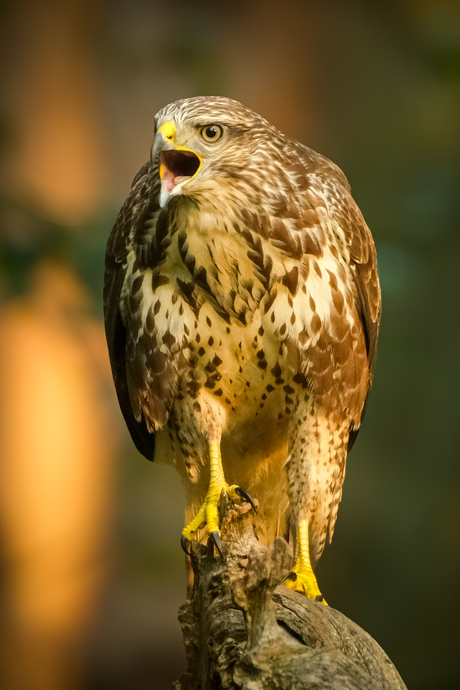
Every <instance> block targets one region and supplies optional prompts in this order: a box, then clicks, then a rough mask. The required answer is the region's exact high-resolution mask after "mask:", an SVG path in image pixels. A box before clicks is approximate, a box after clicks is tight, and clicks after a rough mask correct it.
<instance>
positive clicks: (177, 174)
mask: <svg viewBox="0 0 460 690" xmlns="http://www.w3.org/2000/svg"><path fill="white" fill-rule="evenodd" d="M175 135H176V128H175V126H174V124H173V123H172V122H165V123H164V124H163V125H161V127H160V128H159V130H158V132H157V134H156V137H155V141H154V142H153V147H152V159H153V158H155V157H156V156H159V157H160V178H161V192H160V206H161V208H164V207H165V206H166V204H167V203H168V201H169V199H170V198H171V197H172V196H177V195H178V194H182V188H183V187H184V185H186V184H187V183H188V182H190V180H191V179H193V178H194V177H195V175H196V174H197V173H198V171H199V169H200V168H201V164H202V159H201V157H200V156H199V155H198V154H197V153H195V151H192V150H191V149H188V148H186V147H185V146H176V144H175Z"/></svg>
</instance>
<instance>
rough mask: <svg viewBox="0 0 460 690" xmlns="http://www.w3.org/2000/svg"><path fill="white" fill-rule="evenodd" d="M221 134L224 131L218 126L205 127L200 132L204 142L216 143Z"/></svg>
mask: <svg viewBox="0 0 460 690" xmlns="http://www.w3.org/2000/svg"><path fill="white" fill-rule="evenodd" d="M223 133H224V130H223V129H222V127H221V126H220V125H206V126H205V127H203V128H202V130H201V136H202V137H203V139H204V140H205V141H217V140H218V139H220V138H221V136H222V134H223Z"/></svg>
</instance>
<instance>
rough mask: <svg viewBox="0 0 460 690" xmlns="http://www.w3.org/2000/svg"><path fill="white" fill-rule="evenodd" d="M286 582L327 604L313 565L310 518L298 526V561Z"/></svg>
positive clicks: (298, 590) (287, 584)
mask: <svg viewBox="0 0 460 690" xmlns="http://www.w3.org/2000/svg"><path fill="white" fill-rule="evenodd" d="M284 584H285V585H286V587H289V589H293V590H295V591H296V592H300V593H301V594H305V596H307V597H308V598H309V599H313V600H315V601H320V602H322V603H323V604H325V605H326V606H327V602H326V600H325V599H324V597H323V595H322V594H321V592H320V590H319V587H318V582H317V581H316V577H315V573H314V572H313V568H312V567H311V561H310V544H309V537H308V520H301V521H300V522H299V526H298V528H297V547H296V561H295V566H294V568H293V569H292V571H291V573H290V574H289V575H288V577H287V578H286V580H285V582H284Z"/></svg>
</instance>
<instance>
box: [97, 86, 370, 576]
mask: <svg viewBox="0 0 460 690" xmlns="http://www.w3.org/2000/svg"><path fill="white" fill-rule="evenodd" d="M155 121H156V132H157V134H156V137H155V143H154V147H153V150H152V157H151V160H150V162H149V163H147V164H146V165H145V166H144V167H143V168H142V170H141V171H140V172H139V174H138V175H137V176H136V178H135V180H134V182H133V186H132V189H131V192H130V194H129V196H128V199H127V200H126V202H125V204H124V206H123V208H122V210H121V212H120V214H119V217H118V219H117V222H116V224H115V227H114V229H113V231H112V234H111V236H110V239H109V242H108V247H107V259H106V280H105V291H104V304H105V319H106V330H107V339H108V345H109V353H110V360H111V363H112V370H113V376H114V381H115V385H116V389H117V393H118V399H119V402H120V406H121V409H122V412H123V415H124V417H125V420H126V423H127V425H128V428H129V430H130V432H131V435H132V438H133V440H134V442H135V444H136V446H137V448H138V449H139V451H140V452H141V453H142V454H143V455H145V456H146V457H147V458H149V459H153V457H155V459H158V460H161V461H164V462H168V463H172V464H174V465H175V467H176V468H177V470H178V471H179V473H180V474H181V476H182V479H183V481H184V484H185V487H186V492H187V507H186V519H187V522H188V521H189V520H190V519H192V517H193V516H194V515H195V514H196V513H197V511H198V509H199V507H200V504H201V503H202V501H203V500H204V498H205V496H206V491H207V487H208V484H209V442H210V441H217V442H219V441H220V447H221V451H222V464H223V470H224V474H225V478H226V480H227V481H228V482H229V483H230V484H231V483H235V484H238V485H240V486H242V487H244V488H245V489H246V490H247V491H249V492H250V493H251V494H252V495H253V496H254V497H257V498H258V500H259V503H260V509H259V512H258V514H257V518H256V524H257V528H258V532H259V536H260V538H261V539H262V540H263V541H265V542H269V541H271V540H272V539H273V538H274V537H275V536H276V535H277V534H284V533H286V532H287V531H289V528H290V530H291V533H292V534H293V535H295V530H296V526H297V525H298V523H299V522H300V521H301V520H304V519H306V520H308V525H309V535H310V553H311V558H312V561H313V563H314V562H316V561H317V559H318V558H319V557H320V555H321V553H322V551H323V548H324V544H325V541H326V537H327V536H329V539H330V538H332V534H333V531H334V525H335V521H336V516H337V509H338V505H339V502H340V499H341V495H342V484H343V480H344V475H345V463H346V458H347V453H348V450H349V448H350V447H351V445H352V444H353V442H354V440H355V437H356V434H357V432H358V430H359V427H360V424H361V418H362V414H363V409H364V404H365V400H366V396H367V394H368V392H369V389H370V386H371V382H372V375H373V370H374V365H375V356H376V348H377V337H378V330H379V322H380V309H381V302H380V287H379V278H378V273H377V265H376V254H375V247H374V243H373V240H372V236H371V234H370V231H369V229H368V227H367V225H366V223H365V221H364V219H363V217H362V215H361V213H360V211H359V209H358V207H357V206H356V204H355V202H354V200H353V198H352V196H351V194H350V188H349V185H348V182H347V180H346V178H345V176H344V175H343V173H342V172H341V170H340V169H339V168H338V167H337V166H336V165H334V164H333V163H332V162H331V161H329V160H328V159H326V158H324V157H323V156H321V155H319V154H317V153H315V152H314V151H312V150H310V149H308V148H307V147H305V146H303V145H302V144H299V143H298V142H296V141H294V140H292V139H289V138H288V137H286V136H285V135H283V134H282V133H280V132H279V131H277V130H276V129H275V128H274V127H272V126H271V125H269V124H268V123H267V122H266V121H265V120H264V119H263V118H261V117H260V116H259V115H257V114H256V113H253V112H252V111H250V110H248V109H247V108H245V107H243V106H242V105H241V104H240V103H237V102H235V101H232V100H230V99H227V98H208V97H203V98H191V99H187V100H182V101H177V102H176V103H172V104H171V105H169V106H167V107H166V108H164V109H163V110H161V111H160V112H159V113H158V115H157V116H156V118H155ZM160 166H161V168H160ZM160 203H161V204H162V205H160ZM155 445H156V450H155V452H154V449H155Z"/></svg>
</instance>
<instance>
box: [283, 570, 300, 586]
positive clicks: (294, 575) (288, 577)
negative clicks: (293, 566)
mask: <svg viewBox="0 0 460 690" xmlns="http://www.w3.org/2000/svg"><path fill="white" fill-rule="evenodd" d="M286 580H292V582H297V573H295V572H294V571H293V570H291V572H290V573H288V574H287V575H286V577H283V579H282V580H281V584H284V582H286Z"/></svg>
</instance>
